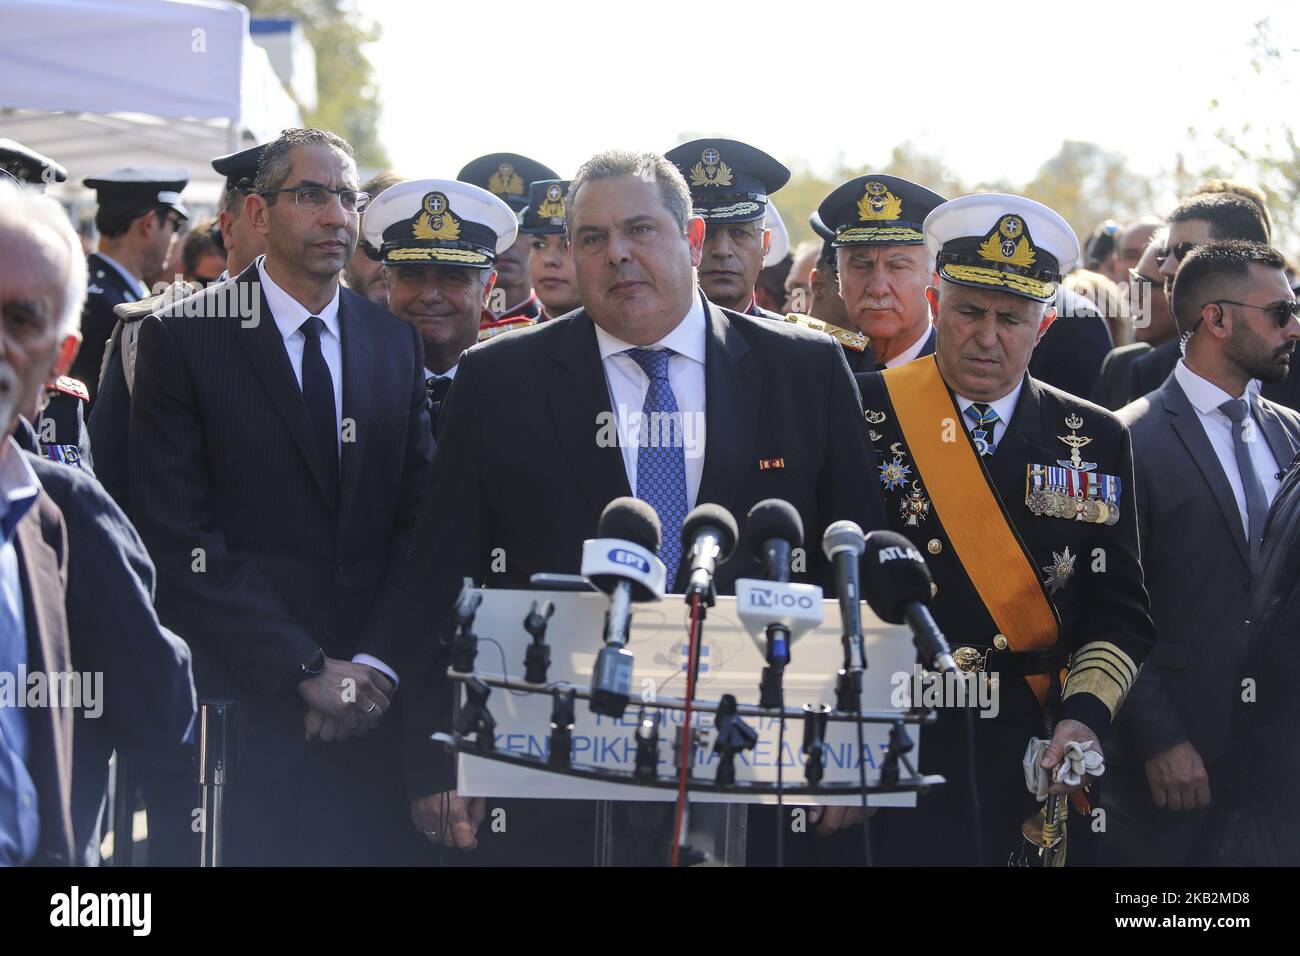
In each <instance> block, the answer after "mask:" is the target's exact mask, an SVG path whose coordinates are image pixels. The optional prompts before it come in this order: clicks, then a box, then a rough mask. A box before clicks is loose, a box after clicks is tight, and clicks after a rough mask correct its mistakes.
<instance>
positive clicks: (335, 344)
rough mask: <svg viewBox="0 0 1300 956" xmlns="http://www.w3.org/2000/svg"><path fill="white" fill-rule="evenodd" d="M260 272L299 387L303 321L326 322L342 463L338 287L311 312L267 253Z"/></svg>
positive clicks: (323, 341) (367, 660)
mask: <svg viewBox="0 0 1300 956" xmlns="http://www.w3.org/2000/svg"><path fill="white" fill-rule="evenodd" d="M257 273H258V275H259V276H260V277H261V280H262V291H263V292H264V293H265V294H266V304H267V305H268V306H270V307H271V317H272V318H273V319H275V326H276V328H277V329H279V330H280V336H281V337H282V338H283V339H284V350H285V351H286V352H287V353H288V354H289V364H290V365H292V366H293V374H294V377H295V378H296V379H297V380H298V388H299V389H301V388H302V354H303V351H304V350H305V349H306V347H307V333H306V332H305V331H304V330H303V328H302V324H303V323H304V322H306V321H307V320H308V319H309V318H310V317H311V316H313V315H315V316H316V317H317V318H318V319H320V320H321V321H322V322H324V323H325V330H324V331H323V332H321V336H320V351H321V355H322V356H323V357H324V358H325V365H326V367H327V368H328V369H329V370H330V378H331V379H333V380H334V422H335V425H334V430H335V432H336V433H337V434H338V436H339V463H340V464H342V462H343V339H342V337H341V336H340V334H339V290H338V289H337V288H335V289H334V298H332V299H330V301H329V304H328V305H327V306H325V308H323V309H321V311H319V312H308V311H307V309H306V307H304V306H303V305H302V303H300V302H299V301H298V300H297V299H295V298H294V297H293V296H291V295H290V294H289V293H288V292H285V291H284V290H283V289H281V288H280V287H279V286H278V285H276V284H275V281H274V280H273V279H272V278H271V277H270V276H269V275H267V274H266V257H265V256H262V257H260V258H259V259H258V260H257ZM352 663H354V664H366V665H368V666H370V667H373V668H374V669H375V670H377V671H379V672H380V673H381V674H384V675H385V676H386V677H388V678H389V679H390V680H391V681H392V682H393V686H394V687H396V686H397V683H398V680H397V673H396V672H395V671H394V670H393V669H392V668H391V667H389V666H388V665H387V664H385V663H384V662H383V661H381V660H379V659H378V658H377V657H372V656H371V655H369V654H355V655H353V657H352Z"/></svg>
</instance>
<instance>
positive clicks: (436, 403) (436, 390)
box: [424, 376, 451, 435]
mask: <svg viewBox="0 0 1300 956" xmlns="http://www.w3.org/2000/svg"><path fill="white" fill-rule="evenodd" d="M424 387H425V388H426V389H427V390H428V392H429V420H430V421H431V422H432V423H433V433H434V434H435V435H436V434H438V412H440V411H441V410H442V403H443V402H444V401H445V400H446V398H447V392H448V391H450V390H451V379H449V378H443V377H441V376H435V377H434V378H431V379H429V380H428V381H426V382H425V383H424Z"/></svg>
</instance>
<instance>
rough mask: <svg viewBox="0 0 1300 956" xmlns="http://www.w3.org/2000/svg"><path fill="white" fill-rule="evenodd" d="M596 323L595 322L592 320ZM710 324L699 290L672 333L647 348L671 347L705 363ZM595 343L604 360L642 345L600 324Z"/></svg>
mask: <svg viewBox="0 0 1300 956" xmlns="http://www.w3.org/2000/svg"><path fill="white" fill-rule="evenodd" d="M592 324H593V325H594V324H595V323H592ZM707 325H708V323H707V322H706V320H705V312H704V298H703V296H701V295H700V293H699V290H698V289H697V290H696V291H695V293H694V294H693V295H692V297H691V307H690V308H689V309H688V310H687V311H686V315H685V316H684V317H683V318H682V320H681V321H680V322H678V323H677V325H676V326H675V327H674V328H673V330H672V331H671V332H669V333H668V334H667V335H665V336H664V337H663V338H662V339H660V340H659V341H658V342H655V343H654V344H653V345H648V346H645V348H651V349H657V348H664V349H672V350H673V351H674V352H676V353H677V354H678V355H684V356H685V357H686V358H688V359H693V360H694V361H696V362H699V363H700V364H701V365H703V364H704V342H705V339H706V329H707ZM596 344H597V345H598V346H599V347H600V359H601V361H602V362H603V361H604V360H605V359H607V358H609V357H610V356H611V355H616V354H618V353H619V352H626V351H627V350H628V349H635V348H641V347H642V346H637V345H633V344H632V343H630V342H624V341H623V340H622V339H620V338H618V337H617V336H614V335H611V334H610V333H609V332H606V331H605V330H604V329H602V328H601V327H600V326H599V325H597V326H596Z"/></svg>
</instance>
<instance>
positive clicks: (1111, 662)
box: [1061, 641, 1137, 718]
mask: <svg viewBox="0 0 1300 956" xmlns="http://www.w3.org/2000/svg"><path fill="white" fill-rule="evenodd" d="M1136 677H1137V665H1136V664H1134V663H1133V658H1131V657H1129V656H1128V655H1127V654H1125V653H1124V652H1123V651H1122V650H1120V649H1119V648H1118V647H1116V646H1115V645H1114V644H1111V643H1109V642H1107V641H1093V642H1092V643H1090V644H1085V645H1084V646H1083V647H1081V648H1079V650H1078V651H1077V652H1076V653H1075V655H1074V661H1073V664H1072V665H1071V667H1070V673H1069V675H1068V676H1067V677H1066V678H1065V687H1064V688H1063V690H1062V693H1061V699H1062V700H1065V699H1066V698H1068V697H1070V696H1072V695H1074V694H1092V695H1093V696H1094V697H1096V698H1097V699H1098V700H1100V701H1101V702H1102V703H1103V704H1105V705H1106V709H1107V710H1109V711H1110V715H1111V717H1112V718H1113V717H1114V716H1115V715H1116V714H1117V713H1118V712H1119V708H1120V705H1121V704H1123V703H1124V698H1125V697H1127V696H1128V692H1129V688H1130V687H1132V686H1133V680H1134V678H1136Z"/></svg>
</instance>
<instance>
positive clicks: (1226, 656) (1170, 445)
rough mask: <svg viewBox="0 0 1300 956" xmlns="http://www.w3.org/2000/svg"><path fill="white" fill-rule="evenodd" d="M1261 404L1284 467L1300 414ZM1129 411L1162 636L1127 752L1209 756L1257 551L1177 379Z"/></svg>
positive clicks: (1220, 734)
mask: <svg viewBox="0 0 1300 956" xmlns="http://www.w3.org/2000/svg"><path fill="white" fill-rule="evenodd" d="M1260 405H1261V406H1262V413H1261V415H1260V421H1259V425H1260V428H1259V431H1260V432H1261V433H1262V434H1263V436H1264V439H1265V440H1266V441H1267V443H1268V447H1269V450H1270V451H1272V453H1273V457H1274V458H1275V459H1276V460H1277V462H1278V470H1281V469H1283V468H1285V467H1287V465H1289V464H1290V462H1291V459H1292V458H1293V457H1294V456H1295V453H1296V451H1297V450H1300V415H1297V414H1296V413H1295V412H1292V411H1291V410H1290V409H1287V408H1283V407H1282V406H1280V405H1276V404H1274V403H1273V402H1269V401H1268V400H1266V399H1265V400H1262V401H1261V402H1260ZM1119 416H1120V418H1121V419H1122V420H1123V421H1125V422H1127V423H1128V425H1129V428H1130V430H1131V431H1132V434H1133V448H1134V466H1135V467H1134V473H1135V477H1136V483H1137V495H1138V531H1139V534H1140V537H1141V540H1142V556H1143V566H1144V567H1145V569H1146V579H1147V590H1148V591H1149V592H1150V594H1151V618H1152V620H1153V621H1154V623H1155V629H1156V644H1155V648H1154V649H1153V651H1152V654H1151V658H1150V661H1149V663H1148V665H1147V667H1145V668H1144V669H1143V671H1142V673H1141V675H1140V676H1139V678H1138V680H1137V683H1136V684H1135V685H1134V687H1133V691H1132V692H1131V693H1130V695H1129V699H1128V702H1127V703H1126V704H1125V705H1124V710H1123V711H1122V712H1121V714H1120V720H1119V724H1118V725H1117V728H1116V731H1117V737H1118V741H1119V743H1120V746H1121V747H1122V748H1123V756H1124V757H1125V758H1126V762H1130V763H1133V764H1138V765H1140V764H1141V762H1142V761H1144V760H1147V759H1148V758H1150V757H1154V756H1155V755H1156V754H1159V753H1162V752H1163V751H1165V750H1168V749H1169V748H1170V747H1172V746H1174V745H1175V744H1178V743H1181V742H1182V741H1184V740H1190V741H1191V742H1192V745H1193V746H1194V747H1195V748H1196V749H1197V751H1198V752H1199V753H1200V755H1201V758H1202V759H1203V760H1204V761H1205V762H1206V764H1207V765H1208V764H1210V763H1212V762H1214V761H1216V760H1218V759H1219V757H1221V756H1222V755H1223V753H1224V750H1225V749H1226V747H1227V741H1228V739H1229V732H1230V725H1231V721H1232V710H1233V703H1234V701H1235V700H1236V699H1237V698H1238V697H1239V696H1240V685H1239V684H1238V682H1237V680H1238V676H1237V665H1238V664H1239V662H1240V660H1241V655H1242V652H1243V649H1244V646H1245V638H1246V619H1247V616H1248V610H1249V608H1248V605H1249V599H1250V584H1251V568H1250V551H1249V549H1248V547H1247V544H1246V536H1245V534H1244V533H1243V531H1242V527H1241V516H1240V512H1239V511H1238V510H1237V503H1236V500H1235V498H1234V497H1233V494H1232V489H1231V487H1230V486H1229V484H1228V479H1227V476H1226V475H1224V473H1223V467H1222V466H1221V465H1220V464H1219V459H1218V457H1217V456H1216V455H1215V453H1214V449H1213V447H1211V445H1210V440H1209V439H1208V438H1207V437H1206V436H1205V429H1204V428H1203V427H1202V425H1201V422H1200V420H1199V418H1198V417H1197V415H1196V410H1195V409H1194V408H1193V407H1192V405H1191V402H1189V401H1188V400H1187V395H1186V393H1184V391H1183V389H1182V386H1180V385H1179V384H1178V380H1177V379H1176V378H1174V377H1172V376H1171V377H1170V378H1168V379H1166V381H1165V383H1164V384H1163V385H1162V386H1160V388H1159V389H1158V390H1156V391H1154V392H1152V393H1151V394H1149V395H1147V396H1145V397H1144V398H1141V399H1139V400H1138V401H1136V402H1134V403H1133V404H1131V405H1129V406H1127V407H1126V408H1123V409H1121V410H1120V412H1119ZM1213 785H1214V784H1213V782H1212V783H1211V786H1212V787H1213Z"/></svg>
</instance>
